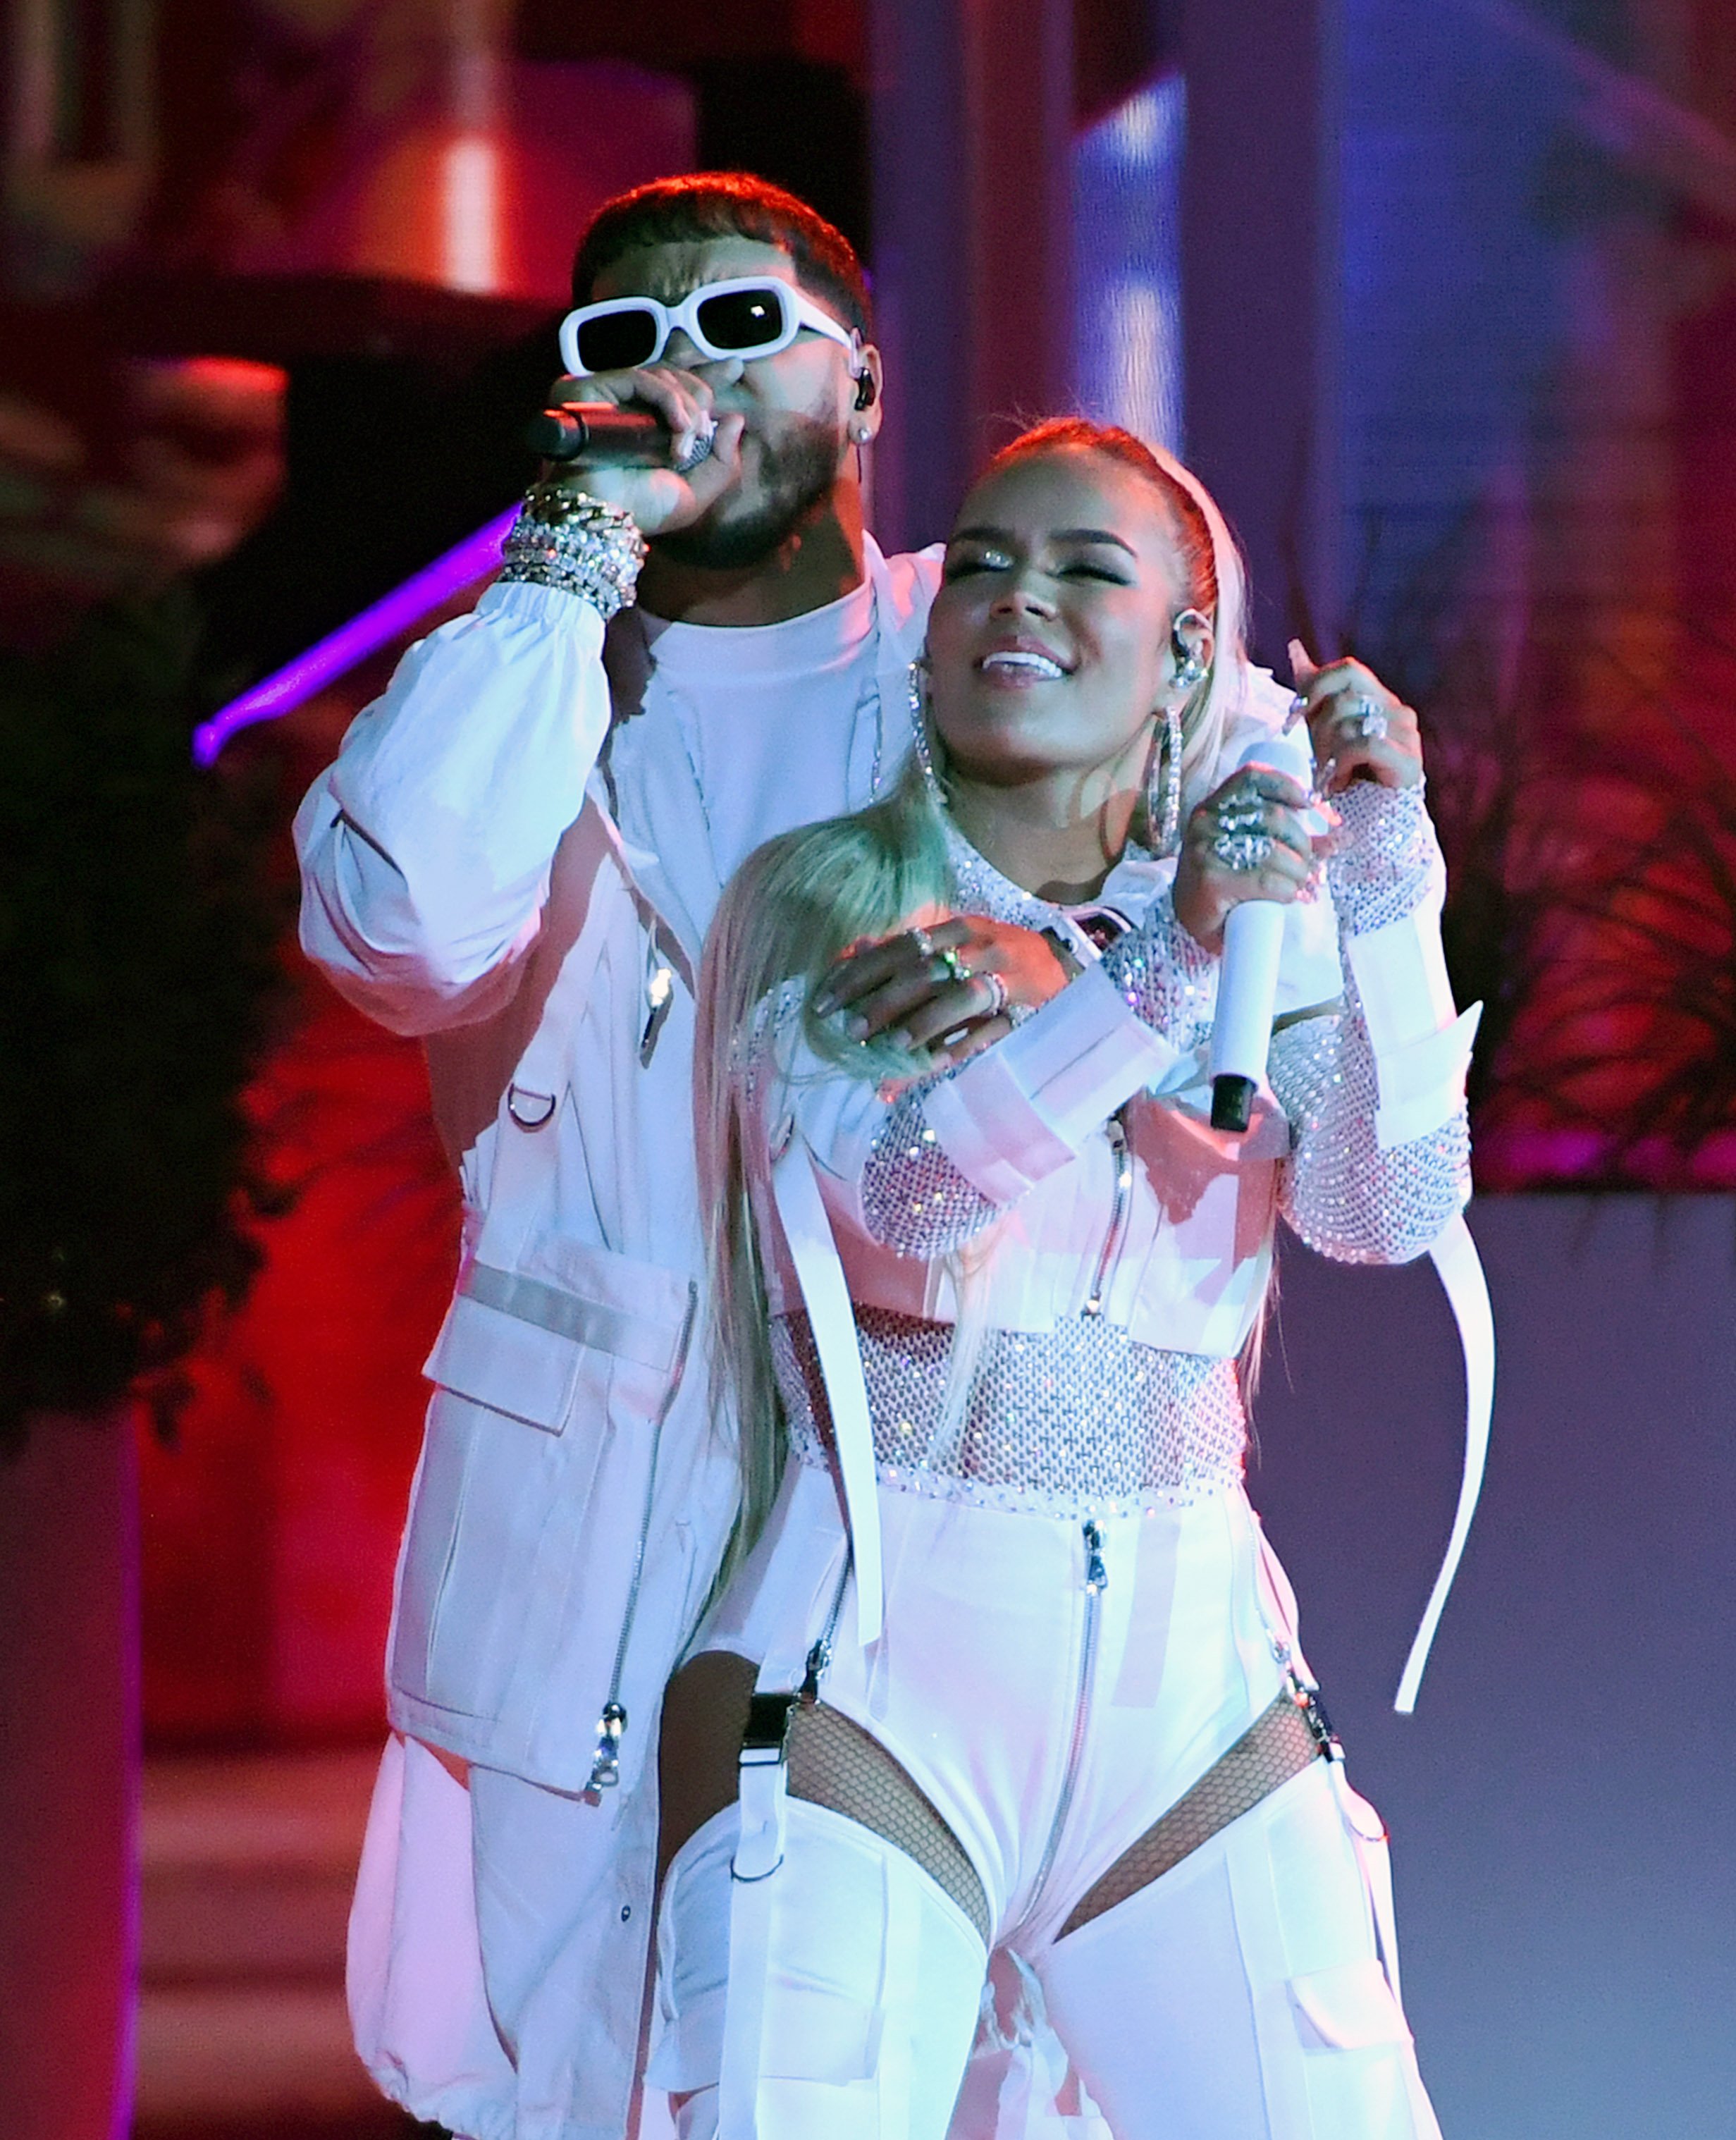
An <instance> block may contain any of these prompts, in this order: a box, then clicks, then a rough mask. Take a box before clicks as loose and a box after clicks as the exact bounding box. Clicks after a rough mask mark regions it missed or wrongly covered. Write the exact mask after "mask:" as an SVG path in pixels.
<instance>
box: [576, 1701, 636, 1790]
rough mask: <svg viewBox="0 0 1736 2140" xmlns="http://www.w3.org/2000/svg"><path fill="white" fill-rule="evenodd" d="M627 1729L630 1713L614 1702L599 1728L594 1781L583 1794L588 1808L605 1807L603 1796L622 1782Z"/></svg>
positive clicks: (607, 1708)
mask: <svg viewBox="0 0 1736 2140" xmlns="http://www.w3.org/2000/svg"><path fill="white" fill-rule="evenodd" d="M626 1728H627V1712H626V1711H625V1709H623V1708H622V1707H621V1706H620V1703H619V1702H618V1701H611V1703H610V1704H609V1705H608V1706H607V1707H606V1709H605V1710H604V1711H603V1714H602V1720H601V1722H600V1723H599V1724H598V1725H597V1727H596V1731H597V1738H596V1759H595V1760H593V1761H592V1762H591V1781H590V1782H589V1783H588V1784H586V1786H585V1789H584V1792H583V1794H582V1795H583V1798H584V1800H585V1803H586V1805H589V1806H595V1805H601V1804H602V1802H603V1793H604V1792H605V1791H612V1790H613V1789H615V1785H616V1784H618V1783H619V1782H620V1741H621V1734H622V1733H623V1732H624V1731H625V1730H626Z"/></svg>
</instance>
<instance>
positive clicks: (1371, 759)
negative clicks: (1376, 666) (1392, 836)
mask: <svg viewBox="0 0 1736 2140" xmlns="http://www.w3.org/2000/svg"><path fill="white" fill-rule="evenodd" d="M1290 673H1291V674H1292V676H1294V678H1295V679H1296V690H1297V697H1298V698H1299V699H1302V700H1303V701H1304V702H1305V703H1306V705H1307V724H1308V733H1309V735H1310V736H1311V738H1312V740H1313V744H1314V763H1315V764H1316V765H1317V767H1318V768H1319V775H1318V784H1319V788H1320V793H1322V795H1341V794H1342V793H1343V792H1344V790H1345V789H1346V788H1348V787H1349V786H1350V784H1351V782H1352V781H1353V780H1359V779H1368V780H1374V781H1378V782H1379V783H1380V786H1381V787H1382V788H1415V785H1416V783H1418V781H1420V779H1421V778H1422V777H1423V741H1422V733H1421V730H1420V729H1419V727H1418V725H1417V719H1416V715H1415V713H1414V712H1413V711H1412V710H1411V709H1410V707H1409V706H1407V705H1406V704H1405V703H1404V701H1403V700H1402V699H1399V698H1397V697H1395V695H1393V693H1392V692H1390V691H1389V690H1387V688H1386V686H1385V685H1384V684H1383V683H1382V682H1381V681H1380V678H1379V677H1378V676H1377V675H1376V674H1375V672H1374V671H1373V670H1372V669H1368V668H1365V667H1364V665H1362V663H1361V662H1360V661H1329V662H1327V665H1326V666H1325V668H1324V669H1317V668H1316V667H1315V665H1314V664H1313V662H1312V660H1310V658H1309V656H1308V653H1307V649H1306V648H1305V647H1304V646H1303V645H1302V641H1300V640H1299V639H1292V641H1291V642H1290Z"/></svg>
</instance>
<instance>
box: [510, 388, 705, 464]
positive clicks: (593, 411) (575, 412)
mask: <svg viewBox="0 0 1736 2140" xmlns="http://www.w3.org/2000/svg"><path fill="white" fill-rule="evenodd" d="M524 443H525V444H526V445H527V446H528V447H529V448H530V449H531V451H532V453H533V454H537V455H539V456H540V457H541V458H542V459H543V460H546V461H576V459H578V458H579V456H580V454H586V456H587V457H588V458H589V459H591V460H594V461H606V462H607V463H608V464H610V465H611V466H612V467H615V468H668V467H669V466H670V465H671V462H670V457H669V449H670V447H671V446H672V445H673V444H674V440H673V439H671V438H670V436H669V430H668V429H667V427H666V426H665V425H664V423H663V422H662V421H661V420H660V418H658V417H656V416H654V415H652V413H651V411H650V410H649V409H634V408H625V409H624V408H622V407H621V406H620V404H619V403H617V402H614V401H566V402H563V403H562V405H560V406H559V407H558V408H555V409H544V410H542V411H541V412H540V413H539V414H538V415H535V416H532V419H531V420H530V422H529V423H528V424H527V425H526V426H525V431H524Z"/></svg>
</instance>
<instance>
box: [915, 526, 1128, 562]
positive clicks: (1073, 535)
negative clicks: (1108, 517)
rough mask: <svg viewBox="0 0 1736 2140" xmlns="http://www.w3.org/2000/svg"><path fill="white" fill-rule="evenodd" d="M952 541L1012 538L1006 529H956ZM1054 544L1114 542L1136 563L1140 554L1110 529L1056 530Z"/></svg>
mask: <svg viewBox="0 0 1736 2140" xmlns="http://www.w3.org/2000/svg"><path fill="white" fill-rule="evenodd" d="M952 539H953V541H954V542H1010V541H1011V540H1012V539H1013V538H1012V533H1011V530H1010V529H1008V528H954V530H953V535H952ZM1049 540H1050V541H1051V542H1112V543H1113V544H1114V545H1115V547H1116V549H1118V550H1125V552H1127V554H1128V556H1129V557H1131V558H1132V559H1133V560H1134V562H1135V563H1137V562H1139V552H1138V551H1137V550H1135V548H1134V547H1133V545H1132V543H1130V542H1126V541H1125V540H1124V539H1123V538H1122V537H1121V536H1119V535H1117V534H1116V533H1115V532H1114V531H1113V529H1111V528H1052V530H1051V531H1050V535H1049Z"/></svg>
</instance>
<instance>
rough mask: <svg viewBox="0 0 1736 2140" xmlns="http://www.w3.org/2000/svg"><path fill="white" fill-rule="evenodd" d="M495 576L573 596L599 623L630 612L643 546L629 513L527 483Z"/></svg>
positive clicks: (578, 493)
mask: <svg viewBox="0 0 1736 2140" xmlns="http://www.w3.org/2000/svg"><path fill="white" fill-rule="evenodd" d="M500 554H501V571H500V577H501V578H502V579H503V581H506V580H519V581H524V582H528V583H529V584H530V585H532V587H558V588H560V589H561V591H562V592H563V593H565V594H570V595H577V596H579V597H580V598H581V600H582V601H587V602H589V603H590V604H591V607H592V608H593V609H595V610H596V611H597V613H598V614H599V616H601V618H602V620H603V621H604V623H605V624H606V623H607V622H608V621H609V620H610V618H611V616H614V615H615V612H616V611H618V610H623V609H627V608H630V606H632V603H633V601H634V588H635V585H636V583H637V582H638V579H639V568H640V566H641V565H642V564H643V563H644V562H645V537H644V536H643V535H641V534H640V532H639V529H638V528H637V526H636V525H635V523H634V519H633V516H632V514H631V513H625V512H623V511H622V510H621V508H620V507H619V506H618V505H606V504H605V503H603V501H602V499H601V498H592V497H591V495H590V493H588V492H586V491H582V490H568V489H566V488H564V487H563V486H562V485H561V484H559V483H532V486H531V488H530V489H529V490H528V491H527V492H526V493H525V499H524V504H523V506H522V508H521V510H520V512H519V515H518V518H517V520H515V521H514V522H513V523H512V531H511V533H509V534H508V537H507V539H506V541H505V542H503V544H502V545H501V552H500Z"/></svg>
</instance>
